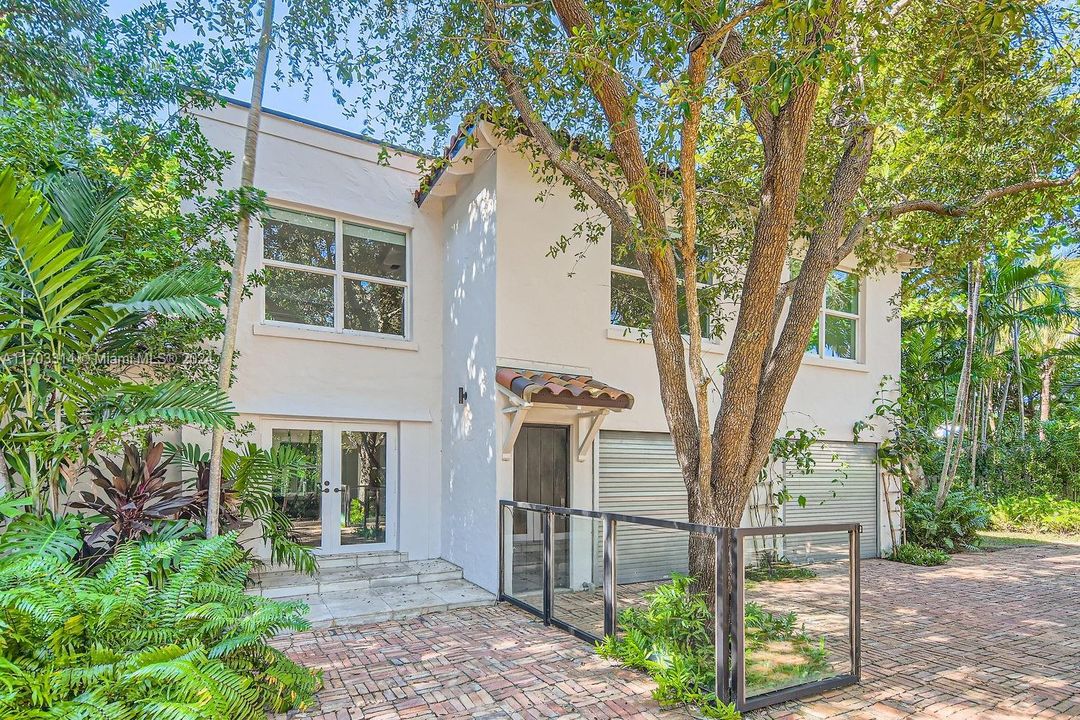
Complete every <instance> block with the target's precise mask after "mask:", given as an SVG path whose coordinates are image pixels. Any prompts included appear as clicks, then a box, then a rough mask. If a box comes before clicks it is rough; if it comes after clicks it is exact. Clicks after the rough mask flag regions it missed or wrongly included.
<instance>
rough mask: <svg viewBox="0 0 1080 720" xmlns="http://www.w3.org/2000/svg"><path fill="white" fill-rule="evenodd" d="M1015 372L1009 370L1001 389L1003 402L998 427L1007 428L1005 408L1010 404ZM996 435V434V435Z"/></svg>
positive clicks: (998, 416) (999, 406) (1000, 406)
mask: <svg viewBox="0 0 1080 720" xmlns="http://www.w3.org/2000/svg"><path fill="white" fill-rule="evenodd" d="M1012 376H1013V371H1012V370H1009V372H1008V374H1007V375H1005V384H1004V386H1002V388H1001V402H1000V403H998V411H997V425H998V427H1005V406H1006V405H1008V404H1009V387H1010V385H1012ZM995 434H996V433H995Z"/></svg>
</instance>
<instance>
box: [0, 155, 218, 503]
mask: <svg viewBox="0 0 1080 720" xmlns="http://www.w3.org/2000/svg"><path fill="white" fill-rule="evenodd" d="M109 208H112V209H111V210H109ZM115 209H116V205H115V204H108V203H107V204H106V205H105V206H103V207H101V208H95V212H91V213H90V214H89V216H87V217H84V218H83V219H84V220H85V222H79V221H75V220H73V218H75V217H76V216H78V214H76V213H63V214H61V216H58V215H57V214H56V213H54V211H53V209H52V207H51V206H50V205H49V203H47V202H45V200H44V198H43V197H42V196H41V194H40V193H38V192H37V191H36V190H34V189H33V188H30V187H24V186H20V185H19V183H18V182H17V181H16V179H15V177H14V175H13V174H12V173H11V172H10V171H5V172H2V173H0V365H2V366H3V370H4V371H3V373H0V406H2V407H4V408H18V409H19V412H17V413H3V414H2V423H0V452H2V453H3V454H4V459H5V461H6V463H7V465H8V468H9V471H10V473H9V476H10V477H12V478H17V479H18V480H19V481H20V482H21V484H22V491H23V493H24V494H25V495H26V496H27V497H30V498H31V499H32V500H33V502H34V509H35V511H38V513H39V514H40V511H41V509H42V505H43V500H44V497H45V494H46V491H47V492H48V495H49V499H50V504H51V506H52V509H53V511H54V512H55V511H57V510H58V509H59V504H60V495H61V492H62V491H63V490H66V487H65V485H66V483H67V482H68V481H70V480H71V479H72V478H74V477H77V476H78V475H79V474H80V472H81V470H82V468H83V466H84V465H85V464H86V463H87V462H88V461H89V459H90V458H91V457H92V456H93V455H94V454H95V453H96V452H98V451H99V450H100V449H101V448H102V447H103V446H107V445H111V444H112V443H113V442H114V441H115V440H117V439H118V438H120V437H122V436H124V435H125V434H127V433H129V432H130V431H131V430H132V429H133V428H136V427H139V426H143V425H147V424H150V423H172V424H191V425H199V426H202V427H206V428H213V427H232V425H233V415H234V413H233V409H232V405H231V403H230V402H229V399H228V397H227V396H226V395H225V394H224V393H222V392H220V391H219V390H218V389H217V388H216V387H215V386H211V385H203V384H199V383H195V382H192V381H191V380H189V379H179V378H178V379H172V380H166V381H164V382H153V381H152V380H151V381H146V382H135V381H132V379H131V378H130V377H125V376H124V375H123V374H122V373H119V372H117V370H116V369H115V368H114V367H113V366H111V365H110V364H109V363H108V362H105V360H104V358H106V357H117V356H122V355H123V354H125V353H127V352H128V351H130V350H131V349H132V348H134V347H136V346H137V345H138V344H139V340H140V339H141V337H142V335H143V334H144V328H145V327H147V326H148V325H152V324H154V323H155V322H158V321H160V320H162V319H164V318H167V317H185V318H190V319H205V318H210V317H214V316H215V315H216V312H217V311H216V308H217V307H218V305H220V302H219V300H218V297H217V295H218V293H220V292H221V274H220V272H219V270H218V269H217V268H216V267H212V266H203V267H198V268H191V267H181V268H177V269H176V270H174V271H172V272H168V273H164V274H162V275H159V276H157V277H154V278H151V279H149V280H148V281H147V282H145V283H144V284H143V285H142V286H141V287H140V288H138V289H137V290H136V291H135V292H134V293H132V294H131V295H130V296H126V297H120V298H117V297H116V296H115V291H114V289H113V286H112V279H111V278H110V277H109V275H108V274H107V273H105V272H103V270H102V269H101V253H102V252H103V251H104V248H105V247H106V246H107V245H108V244H109V242H110V241H111V240H112V235H111V228H112V225H113V224H114V223H115V222H116V215H115ZM97 210H100V211H101V212H100V213H98V212H96V211H97ZM79 217H82V216H79Z"/></svg>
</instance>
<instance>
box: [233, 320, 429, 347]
mask: <svg viewBox="0 0 1080 720" xmlns="http://www.w3.org/2000/svg"><path fill="white" fill-rule="evenodd" d="M251 332H252V333H254V334H255V335H264V336H266V337H280V338H293V339H296V340H316V341H319V342H332V343H341V344H343V345H360V346H363V347H378V348H386V349H388V350H408V351H411V352H416V351H418V350H419V349H420V347H419V345H417V343H416V342H414V341H412V340H405V339H404V338H403V339H400V340H399V339H395V338H391V337H384V336H380V335H364V334H361V333H343V332H337V331H335V330H316V329H315V328H304V327H294V326H292V325H275V324H272V323H266V322H257V323H255V324H254V325H252V326H251Z"/></svg>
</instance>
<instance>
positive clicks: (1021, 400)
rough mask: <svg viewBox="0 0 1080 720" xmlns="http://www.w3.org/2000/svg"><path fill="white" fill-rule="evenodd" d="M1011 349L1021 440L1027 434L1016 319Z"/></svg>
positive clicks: (1022, 375) (1022, 371)
mask: <svg viewBox="0 0 1080 720" xmlns="http://www.w3.org/2000/svg"><path fill="white" fill-rule="evenodd" d="M1012 351H1013V365H1014V366H1015V367H1014V368H1013V372H1015V373H1016V407H1017V412H1018V413H1019V416H1020V439H1021V440H1023V439H1024V438H1025V437H1026V436H1027V430H1026V428H1025V422H1026V418H1025V417H1024V369H1023V365H1021V364H1020V322H1019V321H1017V320H1014V321H1013V324H1012Z"/></svg>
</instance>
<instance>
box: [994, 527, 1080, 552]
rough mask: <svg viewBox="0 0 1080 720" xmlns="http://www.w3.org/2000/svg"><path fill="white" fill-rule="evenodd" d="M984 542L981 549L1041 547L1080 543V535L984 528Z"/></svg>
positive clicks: (1079, 544)
mask: <svg viewBox="0 0 1080 720" xmlns="http://www.w3.org/2000/svg"><path fill="white" fill-rule="evenodd" d="M979 536H980V537H981V538H982V543H981V544H980V546H979V549H980V550H985V551H987V552H995V551H997V550H1012V549H1014V548H1024V547H1039V546H1043V545H1078V546H1080V535H1060V534H1057V533H1031V532H1016V531H1006V530H983V531H981V532H980V533H979Z"/></svg>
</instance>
